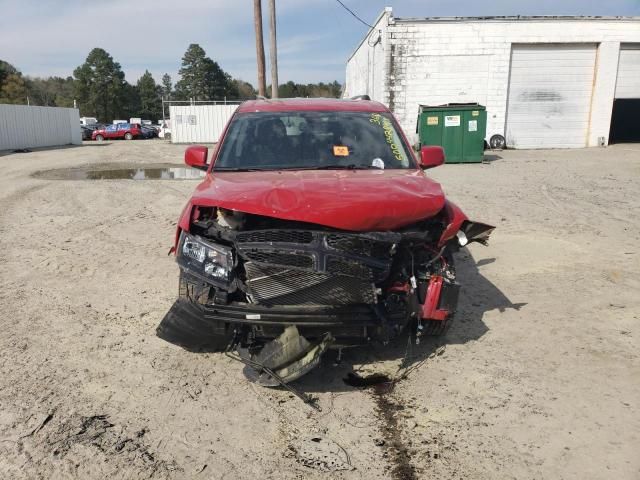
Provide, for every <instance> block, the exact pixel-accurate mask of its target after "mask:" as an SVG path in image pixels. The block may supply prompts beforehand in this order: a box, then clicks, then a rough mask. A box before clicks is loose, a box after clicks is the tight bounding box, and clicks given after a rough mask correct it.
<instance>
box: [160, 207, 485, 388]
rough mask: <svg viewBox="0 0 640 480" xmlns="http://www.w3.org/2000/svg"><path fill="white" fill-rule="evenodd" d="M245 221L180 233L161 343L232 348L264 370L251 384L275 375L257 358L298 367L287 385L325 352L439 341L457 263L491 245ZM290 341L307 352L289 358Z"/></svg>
mask: <svg viewBox="0 0 640 480" xmlns="http://www.w3.org/2000/svg"><path fill="white" fill-rule="evenodd" d="M218 215H219V213H218ZM245 221H246V219H244V218H243V219H242V222H243V223H242V224H238V225H236V228H229V226H224V227H223V226H221V225H220V222H218V221H216V220H215V214H209V216H208V217H207V216H206V215H202V212H199V217H198V218H195V219H194V220H193V223H192V228H191V229H190V232H189V233H187V232H185V231H182V232H181V234H180V238H179V241H178V243H177V249H176V250H177V260H178V264H179V266H180V270H181V278H180V299H179V301H178V302H176V305H175V306H174V308H173V309H172V311H170V312H169V314H167V316H166V317H165V319H164V320H163V322H162V323H161V325H160V326H159V327H158V335H159V336H161V337H162V338H164V339H166V340H168V341H171V342H172V343H177V344H180V345H182V346H184V347H186V348H192V349H198V348H201V349H202V348H204V349H207V348H208V347H207V343H208V344H209V345H210V346H212V347H211V350H214V351H216V350H217V351H222V350H227V351H228V347H229V346H233V348H234V349H236V350H237V351H238V352H243V351H244V352H245V354H244V355H240V357H241V361H243V362H244V363H246V364H247V365H251V362H254V364H253V366H254V367H255V365H261V366H262V367H263V369H262V370H261V369H255V368H254V373H255V372H261V373H259V374H258V377H260V375H262V376H263V377H264V376H265V372H267V373H266V377H269V375H270V373H269V372H271V373H273V372H274V370H272V369H271V367H269V365H270V364H269V361H266V362H265V361H263V360H261V359H262V357H263V356H264V355H265V353H263V352H269V351H270V350H273V349H275V350H278V349H279V350H280V355H281V357H282V359H284V360H283V361H282V362H280V363H279V364H278V365H276V367H278V369H280V368H283V366H284V367H287V366H290V365H294V366H295V367H292V372H289V371H287V374H286V375H284V377H283V378H285V381H290V380H291V379H293V378H294V377H295V378H297V376H299V375H298V373H300V372H305V371H307V368H308V367H309V366H310V365H312V364H313V365H315V364H316V363H317V361H316V360H318V359H319V356H320V355H321V354H322V353H323V352H324V351H325V350H326V349H327V348H329V346H332V347H343V346H353V345H362V344H366V343H370V342H380V343H386V342H388V341H389V340H391V339H392V338H393V337H395V336H397V335H398V334H400V332H402V331H406V330H407V329H409V330H410V331H412V332H413V334H414V335H416V337H420V336H421V335H423V334H441V333H443V332H444V330H445V329H446V326H447V323H448V321H449V320H450V318H451V317H452V315H453V314H454V312H455V310H456V305H457V299H458V292H459V285H458V284H457V283H456V281H455V268H454V266H453V256H452V253H453V252H454V251H455V250H456V249H457V248H458V247H459V246H460V245H464V244H465V243H466V242H469V241H486V238H487V236H488V229H489V228H491V227H489V226H486V227H487V228H484V229H483V226H482V224H474V223H471V222H467V223H466V224H465V225H463V226H462V228H460V232H462V233H461V234H460V235H458V236H457V237H456V236H455V233H454V234H453V237H452V238H451V239H450V240H448V241H447V243H446V244H444V245H442V244H441V243H439V242H440V241H441V238H442V235H443V231H445V227H446V224H443V223H442V222H440V223H439V222H438V221H436V220H431V221H425V222H423V223H422V224H420V225H416V226H413V227H410V228H406V229H404V230H402V231H398V232H364V233H351V232H342V231H336V230H331V229H326V228H323V227H320V228H309V227H310V226H309V225H304V224H294V225H291V224H284V223H283V224H282V225H279V224H278V222H279V221H278V220H277V219H267V220H265V221H266V223H267V224H268V223H274V224H276V225H277V228H264V224H260V223H259V222H261V221H263V220H261V219H258V220H253V221H255V222H256V225H247V224H245V223H244V222H245ZM311 227H313V226H311ZM478 232H480V234H478ZM181 310H184V313H180V311H181ZM294 332H295V334H294ZM292 339H295V340H292ZM290 342H293V343H294V344H296V345H298V347H300V348H302V347H301V346H300V345H301V344H304V345H305V347H304V348H302V350H300V351H296V350H295V349H293V350H292V349H290V348H289V347H287V346H286V345H289V343H290ZM296 342H298V343H296ZM300 342H301V343H300ZM320 345H321V346H322V347H321V348H316V347H318V346H320ZM194 346H195V347H194ZM285 351H286V352H288V353H284V352H285ZM312 351H313V354H310V352H312ZM309 355H310V356H309ZM267 356H268V357H269V355H267ZM303 359H306V360H303ZM271 360H273V359H272V358H271ZM272 367H273V365H272ZM265 369H266V370H265ZM285 370H286V369H285ZM276 376H277V374H276ZM272 380H273V379H272Z"/></svg>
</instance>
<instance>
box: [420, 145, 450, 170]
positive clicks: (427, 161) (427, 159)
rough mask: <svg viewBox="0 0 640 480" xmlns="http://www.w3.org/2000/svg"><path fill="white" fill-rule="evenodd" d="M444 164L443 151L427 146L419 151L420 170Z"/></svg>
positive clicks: (440, 148)
mask: <svg viewBox="0 0 640 480" xmlns="http://www.w3.org/2000/svg"><path fill="white" fill-rule="evenodd" d="M443 163H444V149H443V148H442V147H438V146H435V145H429V146H426V147H422V148H421V149H420V168H422V169H423V170H426V169H427V168H433V167H437V166H439V165H442V164H443Z"/></svg>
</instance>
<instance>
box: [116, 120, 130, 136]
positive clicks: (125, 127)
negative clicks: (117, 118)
mask: <svg viewBox="0 0 640 480" xmlns="http://www.w3.org/2000/svg"><path fill="white" fill-rule="evenodd" d="M130 128H131V126H130V125H129V124H128V123H119V124H118V138H124V135H125V134H126V133H127V132H128V131H129V129H130Z"/></svg>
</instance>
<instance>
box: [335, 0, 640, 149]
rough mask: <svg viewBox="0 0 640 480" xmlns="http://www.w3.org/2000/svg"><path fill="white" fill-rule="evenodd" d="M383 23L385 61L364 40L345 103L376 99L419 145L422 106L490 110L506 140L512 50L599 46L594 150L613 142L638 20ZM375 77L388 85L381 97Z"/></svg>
mask: <svg viewBox="0 0 640 480" xmlns="http://www.w3.org/2000/svg"><path fill="white" fill-rule="evenodd" d="M384 22H386V28H382V30H383V32H385V35H386V37H387V38H386V39H385V40H384V41H383V42H382V44H381V45H383V46H384V48H385V49H386V52H385V55H386V56H387V61H386V62H376V63H374V62H373V61H371V60H369V61H367V60H366V59H367V58H368V57H369V58H371V57H372V55H371V49H372V48H373V47H371V46H370V45H369V44H368V43H367V42H366V41H363V42H362V43H361V44H360V45H359V46H358V47H357V49H356V51H355V52H354V54H353V55H352V56H351V57H350V59H349V60H348V63H347V76H346V87H345V96H352V95H356V94H363V93H368V94H370V95H372V94H374V95H372V98H375V99H378V100H380V101H382V102H383V103H385V104H387V105H388V106H389V107H390V108H391V109H392V110H393V112H394V113H395V114H396V116H397V117H398V120H399V121H400V123H401V124H402V127H403V128H404V129H405V131H406V133H407V135H409V136H410V137H413V138H414V139H415V124H416V115H417V113H418V106H419V105H420V104H429V105H438V104H441V103H448V102H479V103H482V104H484V105H486V107H487V111H488V119H487V138H489V137H491V135H493V134H501V135H505V121H506V111H507V99H508V91H509V68H510V59H511V46H512V44H514V43H515V44H527V43H595V44H597V45H598V52H597V62H596V67H595V74H594V88H593V95H592V99H591V115H590V126H589V132H588V144H589V145H590V146H595V145H597V144H598V138H599V137H604V138H605V141H608V136H609V125H610V122H611V110H612V102H613V96H614V91H615V81H616V76H617V64H618V56H619V50H620V43H621V42H629V43H635V42H640V19H556V18H549V19H484V20H481V19H395V18H394V17H393V14H392V12H391V11H390V9H387V10H385V12H383V14H382V15H381V17H380V23H384ZM383 26H384V25H383ZM376 28H381V27H379V26H378V25H376ZM365 40H366V39H365ZM376 48H379V46H378V47H376ZM376 58H377V57H376ZM373 69H375V72H374V73H371V70H373ZM385 69H386V70H385ZM371 77H375V78H377V79H380V78H384V80H383V86H382V89H383V92H382V93H380V92H379V91H377V90H376V89H375V88H374V87H372V84H371V82H365V81H364V79H365V78H371Z"/></svg>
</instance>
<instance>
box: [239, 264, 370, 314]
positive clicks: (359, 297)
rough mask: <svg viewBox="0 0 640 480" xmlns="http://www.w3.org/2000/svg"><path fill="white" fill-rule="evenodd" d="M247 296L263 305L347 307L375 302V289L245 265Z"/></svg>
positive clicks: (348, 279) (325, 276)
mask: <svg viewBox="0 0 640 480" xmlns="http://www.w3.org/2000/svg"><path fill="white" fill-rule="evenodd" d="M244 266H245V272H246V274H247V281H246V285H247V293H248V295H249V296H250V298H251V299H252V300H253V301H254V302H255V303H259V304H263V305H348V304H354V303H360V304H362V303H364V304H371V303H375V301H376V292H375V286H374V285H373V284H372V283H370V282H366V281H363V280H361V279H358V278H354V277H349V276H344V275H333V274H330V273H322V272H312V271H305V270H296V269H292V268H281V267H274V266H264V265H258V264H257V263H254V262H247V263H245V265H244Z"/></svg>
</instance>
